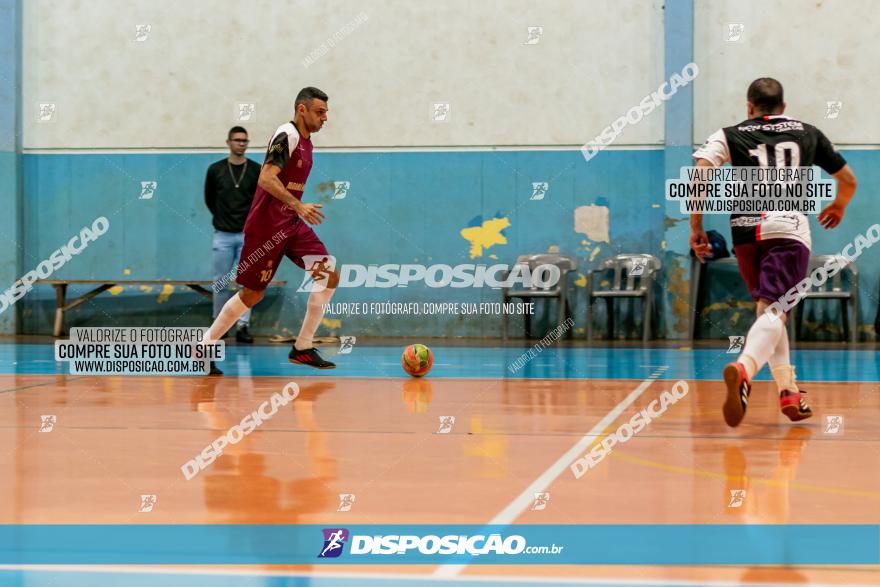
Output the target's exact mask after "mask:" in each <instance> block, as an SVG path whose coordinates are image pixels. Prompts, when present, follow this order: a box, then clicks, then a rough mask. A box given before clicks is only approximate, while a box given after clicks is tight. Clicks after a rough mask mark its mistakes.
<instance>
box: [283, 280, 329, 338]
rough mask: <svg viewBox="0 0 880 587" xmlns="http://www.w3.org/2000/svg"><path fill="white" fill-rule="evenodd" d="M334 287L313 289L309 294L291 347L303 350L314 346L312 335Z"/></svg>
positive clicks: (321, 317) (319, 322)
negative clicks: (304, 312) (304, 313)
mask: <svg viewBox="0 0 880 587" xmlns="http://www.w3.org/2000/svg"><path fill="white" fill-rule="evenodd" d="M334 291H336V288H329V287H328V288H324V289H322V290H320V291H313V292H311V293H310V294H309V302H308V307H307V309H306V316H305V318H303V323H302V328H300V329H299V335H297V337H296V342H295V343H293V347H294V348H295V349H296V350H298V351H304V350H306V349H310V348H312V346H314V342H313V337H314V336H315V331H316V330H318V326H319V325H320V324H321V320H322V319H323V318H324V306H326V305H327V304H328V303H329V302H330V298H331V297H332V296H333V292H334Z"/></svg>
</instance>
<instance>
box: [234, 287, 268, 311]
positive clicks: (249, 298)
mask: <svg viewBox="0 0 880 587" xmlns="http://www.w3.org/2000/svg"><path fill="white" fill-rule="evenodd" d="M238 295H239V296H241V301H242V302H244V305H245V306H247V307H248V308H252V307H253V306H254V305H255V304H257V303H258V302H259V301H260V300H262V299H263V292H261V291H257V290H254V289H248V288H243V289H242V290H241V291H240V292H238Z"/></svg>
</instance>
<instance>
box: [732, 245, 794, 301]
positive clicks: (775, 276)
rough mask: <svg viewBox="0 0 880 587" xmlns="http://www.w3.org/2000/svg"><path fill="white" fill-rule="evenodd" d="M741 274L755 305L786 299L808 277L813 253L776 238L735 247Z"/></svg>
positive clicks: (734, 250)
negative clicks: (759, 302)
mask: <svg viewBox="0 0 880 587" xmlns="http://www.w3.org/2000/svg"><path fill="white" fill-rule="evenodd" d="M733 252H734V253H735V254H736V260H737V263H739V272H740V275H742V276H743V279H744V280H745V282H746V286H747V287H748V288H749V293H751V294H752V298H753V299H754V300H755V301H758V300H761V299H763V300H767V301H769V302H770V303H773V302H775V301H776V300H778V299H779V298H781V297H783V296H784V295H785V293H786V292H787V291H788V290H790V289H792V288H793V287H795V286H796V285H797V284H798V283H799V282H800V281H801V280H802V279H803V278H804V277H806V276H807V266H808V264H809V261H810V249H808V248H807V247H806V246H805V245H803V244H802V243H801V242H799V241H796V240H794V239H790V238H773V239H769V240H765V241H756V242H753V243H743V244H741V245H736V246H734V247H733Z"/></svg>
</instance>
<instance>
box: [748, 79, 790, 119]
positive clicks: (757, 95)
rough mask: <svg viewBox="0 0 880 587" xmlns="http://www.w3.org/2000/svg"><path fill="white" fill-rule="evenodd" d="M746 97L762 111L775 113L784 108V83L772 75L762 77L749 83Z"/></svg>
mask: <svg viewBox="0 0 880 587" xmlns="http://www.w3.org/2000/svg"><path fill="white" fill-rule="evenodd" d="M746 98H747V99H748V101H749V102H751V104H752V106H754V107H755V108H757V109H758V110H760V111H761V112H764V113H765V114H773V113H774V112H776V111H777V110H780V109H781V108H782V102H783V100H782V84H781V83H779V82H778V81H776V80H775V79H773V78H772V77H760V78H758V79H756V80H755V81H753V82H752V83H751V84H749V91H748V92H747V93H746Z"/></svg>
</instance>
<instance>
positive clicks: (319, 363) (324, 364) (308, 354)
mask: <svg viewBox="0 0 880 587" xmlns="http://www.w3.org/2000/svg"><path fill="white" fill-rule="evenodd" d="M287 359H288V360H289V361H290V362H291V363H296V364H298V365H307V366H309V367H314V368H315V369H335V368H336V364H335V363H331V362H330V361H325V360H324V359H322V358H321V355H319V354H318V351H316V350H315V349H314V348H310V349H305V350H302V351H299V350H297V349H296V347H295V346H294V347H293V348H291V349H290V354H289V355H287Z"/></svg>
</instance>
